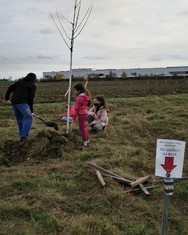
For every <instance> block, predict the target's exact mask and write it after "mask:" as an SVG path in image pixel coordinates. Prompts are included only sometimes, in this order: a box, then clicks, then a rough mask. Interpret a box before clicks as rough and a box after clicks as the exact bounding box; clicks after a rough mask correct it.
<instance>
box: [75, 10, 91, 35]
mask: <svg viewBox="0 0 188 235" xmlns="http://www.w3.org/2000/svg"><path fill="white" fill-rule="evenodd" d="M92 9H93V5H91V6H90V7H89V9H88V11H87V14H85V16H84V18H83V19H82V21H81V23H83V20H84V19H85V17H86V16H87V18H86V19H85V22H84V23H83V25H82V28H81V29H80V31H79V32H78V33H77V35H75V36H74V39H75V38H77V37H78V36H79V35H80V33H81V32H82V30H83V29H84V27H85V25H86V23H87V21H88V19H89V16H90V14H91V12H92ZM81 23H80V24H79V26H78V28H77V29H76V30H75V33H76V32H77V31H78V29H79V27H80V26H81Z"/></svg>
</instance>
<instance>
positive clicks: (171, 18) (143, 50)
mask: <svg viewBox="0 0 188 235" xmlns="http://www.w3.org/2000/svg"><path fill="white" fill-rule="evenodd" d="M73 4H74V0H0V79H1V78H9V76H12V77H13V78H19V77H23V76H25V75H26V74H27V73H29V72H34V73H36V74H37V76H38V77H39V78H41V77H42V72H47V71H60V70H69V60H70V59H69V54H70V51H69V49H68V48H67V46H66V45H65V43H64V41H63V39H62V37H61V36H60V34H59V32H58V30H57V29H56V27H55V25H54V23H53V20H52V18H51V17H50V14H49V13H52V14H54V15H55V13H56V11H58V12H59V14H63V15H64V16H65V17H67V18H68V19H69V20H70V21H72V17H73V14H72V13H73ZM90 4H93V6H94V8H93V11H92V13H91V15H90V18H89V20H88V22H87V24H86V26H85V28H84V30H83V31H82V32H81V34H80V35H79V36H78V37H77V38H76V40H75V45H74V54H73V68H93V69H105V68H114V69H115V68H117V69H118V68H146V67H167V66H187V65H188V30H187V26H188V1H187V0H82V8H81V13H80V19H81V18H82V17H83V16H84V14H85V12H86V10H87V9H88V7H89V5H90ZM67 31H68V30H67Z"/></svg>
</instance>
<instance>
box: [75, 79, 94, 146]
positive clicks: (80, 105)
mask: <svg viewBox="0 0 188 235" xmlns="http://www.w3.org/2000/svg"><path fill="white" fill-rule="evenodd" d="M73 89H74V93H75V95H76V103H75V113H74V117H73V120H75V119H76V118H77V117H78V124H79V129H80V132H81V135H82V139H83V146H84V147H87V146H88V144H89V133H88V129H87V126H86V121H87V116H88V111H87V108H88V106H89V105H90V102H91V97H90V95H89V93H88V91H87V90H86V89H85V87H84V85H83V84H82V83H78V84H76V85H75V86H74V87H73Z"/></svg>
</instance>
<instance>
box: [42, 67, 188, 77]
mask: <svg viewBox="0 0 188 235" xmlns="http://www.w3.org/2000/svg"><path fill="white" fill-rule="evenodd" d="M57 73H60V74H61V75H62V77H63V79H68V78H69V74H70V72H69V71H60V72H57V71H52V72H43V79H53V78H55V76H56V74H57ZM123 73H126V74H127V77H128V78H135V77H156V76H164V77H174V76H180V77H188V66H177V67H166V68H132V69H96V70H95V69H91V68H78V69H73V70H72V74H73V77H75V78H105V77H108V76H110V75H111V76H113V77H117V78H121V77H122V74H123Z"/></svg>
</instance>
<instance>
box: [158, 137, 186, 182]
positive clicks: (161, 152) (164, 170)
mask: <svg viewBox="0 0 188 235" xmlns="http://www.w3.org/2000/svg"><path fill="white" fill-rule="evenodd" d="M184 154H185V141H179V140H167V139H158V140H157V148H156V166H155V175H156V176H161V177H166V176H170V177H172V178H182V172H183V162H184Z"/></svg>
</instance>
